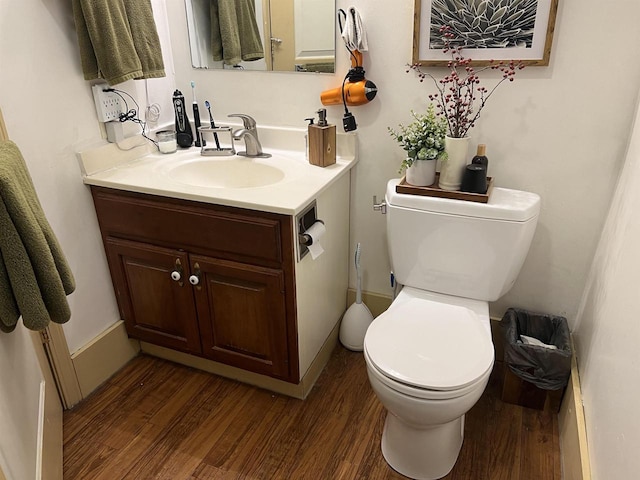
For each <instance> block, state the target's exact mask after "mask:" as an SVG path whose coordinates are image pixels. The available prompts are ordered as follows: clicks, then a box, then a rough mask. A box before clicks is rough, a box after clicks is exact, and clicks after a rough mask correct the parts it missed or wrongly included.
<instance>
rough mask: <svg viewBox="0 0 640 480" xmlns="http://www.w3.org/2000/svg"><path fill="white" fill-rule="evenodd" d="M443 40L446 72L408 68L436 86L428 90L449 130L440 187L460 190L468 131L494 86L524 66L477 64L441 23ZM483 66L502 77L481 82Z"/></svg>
mask: <svg viewBox="0 0 640 480" xmlns="http://www.w3.org/2000/svg"><path fill="white" fill-rule="evenodd" d="M439 31H440V34H441V36H442V41H443V45H444V48H443V52H444V53H448V54H450V55H451V60H449V61H448V62H447V67H448V69H449V73H448V74H447V75H445V76H444V77H443V78H441V79H438V78H436V77H435V76H434V75H433V74H431V73H430V72H429V71H426V70H424V69H423V67H422V66H421V65H420V64H419V63H416V64H413V65H409V70H407V72H409V71H411V70H413V71H415V72H416V73H417V74H418V78H419V80H420V81H421V82H423V81H424V80H425V79H427V78H429V79H431V80H432V82H433V84H434V86H435V87H436V90H437V93H433V94H429V96H428V97H429V100H430V101H432V102H434V103H435V105H436V108H437V115H438V116H441V117H443V118H445V119H446V121H447V130H448V134H447V136H446V137H445V143H446V145H445V151H446V152H447V159H446V160H445V161H443V162H442V170H441V172H440V182H439V186H440V188H442V189H444V190H460V184H461V182H462V176H463V174H464V170H465V167H466V165H467V161H468V159H469V156H468V149H469V137H468V132H469V130H470V129H471V128H473V127H474V126H475V124H476V122H477V121H478V119H479V118H480V113H481V112H482V110H483V109H484V107H485V106H486V104H487V101H488V100H489V98H491V96H492V95H493V93H494V92H495V91H496V89H497V88H498V87H499V86H500V85H501V84H502V83H504V82H506V81H509V82H512V81H513V80H514V77H515V74H516V71H517V70H521V69H522V68H524V64H522V62H518V61H513V60H512V61H500V62H495V61H493V60H492V61H491V62H490V64H489V65H488V66H485V67H481V68H478V69H477V70H476V69H475V68H474V67H473V65H472V59H471V58H468V57H465V56H464V55H463V54H462V50H463V48H462V47H461V46H460V45H459V44H457V43H455V39H456V36H455V35H454V34H453V33H452V31H451V27H450V26H448V25H444V26H442V27H440V30H439ZM485 70H498V71H500V72H501V73H502V76H501V78H500V79H499V80H498V81H497V82H495V84H494V85H493V86H492V87H491V88H487V87H485V86H483V85H481V83H480V76H479V74H480V73H481V72H483V71H485Z"/></svg>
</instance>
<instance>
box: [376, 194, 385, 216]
mask: <svg viewBox="0 0 640 480" xmlns="http://www.w3.org/2000/svg"><path fill="white" fill-rule="evenodd" d="M373 209H374V210H375V211H377V212H381V213H382V214H383V215H384V214H385V213H387V202H385V201H384V200H383V201H381V202H380V203H378V197H377V196H376V195H374V196H373Z"/></svg>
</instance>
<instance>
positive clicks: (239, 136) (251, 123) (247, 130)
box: [228, 113, 271, 158]
mask: <svg viewBox="0 0 640 480" xmlns="http://www.w3.org/2000/svg"><path fill="white" fill-rule="evenodd" d="M228 116H229V117H238V118H241V119H242V123H243V124H244V128H240V129H238V130H236V131H234V132H233V133H232V135H233V139H234V140H244V144H245V146H246V147H247V150H246V151H244V152H238V155H242V156H244V157H260V158H267V157H270V156H271V155H270V154H269V153H264V152H263V151H262V145H260V140H259V139H258V129H257V128H256V121H255V120H254V119H253V118H251V117H250V116H249V115H245V114H243V113H232V114H231V115H228Z"/></svg>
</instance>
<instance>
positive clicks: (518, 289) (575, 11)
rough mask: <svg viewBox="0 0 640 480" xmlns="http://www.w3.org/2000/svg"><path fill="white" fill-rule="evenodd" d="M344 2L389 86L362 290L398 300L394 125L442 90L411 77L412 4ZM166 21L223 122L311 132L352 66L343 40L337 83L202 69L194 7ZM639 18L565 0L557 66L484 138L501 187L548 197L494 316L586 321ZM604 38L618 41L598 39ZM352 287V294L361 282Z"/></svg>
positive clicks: (490, 111) (367, 202) (372, 159)
mask: <svg viewBox="0 0 640 480" xmlns="http://www.w3.org/2000/svg"><path fill="white" fill-rule="evenodd" d="M337 5H338V7H341V8H347V7H348V6H349V5H354V6H356V8H358V9H359V11H360V13H361V14H362V17H363V20H364V22H365V25H366V28H367V32H368V39H369V52H368V53H366V54H365V60H364V66H365V69H366V71H367V78H369V79H371V80H373V81H374V82H375V83H376V84H377V85H378V88H379V93H378V96H377V98H376V99H375V100H374V101H373V102H371V103H370V104H368V105H366V106H361V107H354V108H353V109H352V112H353V113H354V115H355V116H356V118H357V120H358V125H359V127H358V132H359V143H360V154H361V160H360V164H359V165H358V167H357V171H356V173H355V178H356V180H355V188H354V197H355V198H354V205H353V211H352V239H351V243H352V244H355V243H356V242H361V243H362V247H363V255H362V264H363V269H364V289H365V290H368V291H371V292H377V293H384V294H390V289H389V286H388V269H389V265H388V258H387V252H386V243H385V233H384V217H383V216H382V215H380V214H378V213H374V212H373V211H372V209H371V199H372V196H373V195H374V194H377V195H378V197H380V196H382V195H383V194H384V190H385V184H386V181H387V180H388V179H389V178H392V177H397V176H398V174H397V170H398V166H399V164H400V161H401V159H402V152H401V150H400V149H399V148H398V147H397V145H396V144H395V143H394V141H393V140H392V139H391V138H390V137H389V135H388V133H387V126H395V125H397V124H398V123H400V122H403V123H404V122H407V121H408V120H409V119H410V117H409V110H410V109H412V108H413V109H418V110H419V109H422V108H425V107H426V95H427V93H429V92H430V91H433V90H431V89H430V88H429V87H428V85H427V84H426V83H423V84H420V83H419V82H418V81H417V80H416V79H415V78H414V76H413V74H406V73H405V64H406V63H407V62H410V60H411V45H412V35H413V33H412V32H413V5H414V2H413V0H399V1H395V2H387V1H383V0H369V1H364V0H351V1H349V2H346V0H338V2H337ZM168 10H169V15H170V22H171V23H170V25H171V36H172V43H173V53H174V60H175V65H176V79H177V84H178V88H187V86H188V84H189V81H190V80H192V79H193V80H196V82H197V84H198V92H199V98H200V99H203V100H204V99H209V100H210V101H211V102H212V103H213V105H214V114H215V115H216V119H217V121H218V122H221V121H222V120H223V119H224V117H225V116H226V115H227V114H228V113H233V112H245V113H249V114H251V115H253V116H254V117H255V118H256V119H257V122H258V125H260V124H263V125H264V124H272V125H273V124H276V125H294V126H302V125H304V120H303V119H304V118H305V117H308V116H310V115H312V114H313V112H314V111H315V110H317V109H318V108H319V107H320V106H321V105H320V102H319V94H320V92H321V91H322V90H324V89H326V88H330V87H331V88H332V87H336V86H339V85H340V83H341V81H342V77H343V75H344V74H345V73H346V71H347V69H348V64H349V61H348V58H347V53H346V50H345V49H344V45H343V44H342V43H339V44H338V50H337V59H338V61H337V73H336V75H313V74H310V75H300V74H298V75H293V74H284V73H273V72H264V73H263V72H226V71H225V72H220V71H202V70H200V71H196V70H192V69H191V68H190V57H189V50H188V43H187V31H186V27H185V22H184V6H183V4H182V2H181V1H180V0H168ZM639 17H640V3H639V2H637V1H635V0H618V1H609V2H604V4H603V2H601V1H599V0H563V1H561V2H560V8H559V12H558V18H557V22H556V32H555V38H554V44H553V51H552V55H551V64H550V66H549V67H530V68H527V69H525V70H523V71H522V72H520V73H519V74H518V78H517V79H516V81H515V82H514V83H513V84H509V85H503V87H504V88H502V87H501V89H500V90H498V91H497V92H496V94H495V95H494V97H492V98H491V100H490V102H489V104H488V106H487V108H486V109H485V112H484V113H483V116H482V118H481V120H480V122H479V124H478V126H477V127H476V128H475V131H473V132H472V143H486V144H487V145H488V156H489V161H490V168H489V170H490V174H491V175H492V176H494V177H495V178H496V184H497V185H498V186H503V187H510V188H516V189H523V190H530V191H533V192H536V193H539V194H540V195H541V196H542V213H541V216H540V222H539V225H538V231H537V233H536V236H535V238H534V241H533V245H532V248H531V251H530V254H529V257H528V259H527V261H526V263H525V265H524V268H523V270H522V272H521V274H520V279H519V280H518V282H517V283H516V285H515V286H514V288H513V289H512V291H511V292H510V293H509V294H508V295H506V296H505V297H504V298H503V299H502V300H500V301H499V302H496V304H495V305H493V308H492V313H493V314H494V315H498V316H500V315H502V313H503V311H504V309H505V308H506V307H508V306H520V307H525V308H530V309H534V310H539V311H545V312H550V313H555V314H562V315H566V316H567V317H568V318H569V321H570V322H573V320H574V317H575V313H576V310H577V306H578V302H579V299H580V294H581V292H582V289H583V286H584V279H585V277H586V274H587V269H588V266H589V263H590V259H591V257H592V254H593V251H594V249H595V246H596V241H597V237H598V234H599V232H600V230H601V227H602V224H603V219H604V215H605V212H606V210H607V207H608V204H609V199H610V197H611V194H612V190H613V185H614V182H615V179H616V176H617V173H618V170H619V168H620V164H621V158H622V154H623V152H624V147H625V144H626V139H627V135H628V126H629V124H630V122H631V119H632V102H630V101H629V99H630V98H633V97H634V96H635V93H636V91H635V88H636V87H635V85H636V84H637V81H638V79H640V63H639V62H637V61H633V59H631V58H630V57H629V54H630V52H631V50H632V49H631V50H630V48H624V46H625V45H637V44H638V43H639V42H640V30H639V29H638V28H637V19H638V18H639ZM610 25H615V28H611V27H607V26H610ZM603 31H606V35H605V34H602V33H596V32H603ZM438 73H444V71H443V70H439V71H438ZM328 110H329V120H330V121H331V122H332V123H336V124H338V125H341V117H342V107H329V109H328ZM352 248H353V246H352ZM352 270H353V268H352ZM351 278H352V280H351V283H352V286H354V281H353V279H354V278H355V276H354V272H353V271H352V275H351Z"/></svg>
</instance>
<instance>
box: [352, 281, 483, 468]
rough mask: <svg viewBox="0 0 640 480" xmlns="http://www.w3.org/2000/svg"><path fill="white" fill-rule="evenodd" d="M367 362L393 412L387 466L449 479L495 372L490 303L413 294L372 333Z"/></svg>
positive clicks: (404, 294)
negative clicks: (468, 419) (472, 413)
mask: <svg viewBox="0 0 640 480" xmlns="http://www.w3.org/2000/svg"><path fill="white" fill-rule="evenodd" d="M364 356H365V360H366V364H367V374H368V376H369V381H370V383H371V386H372V388H373V390H374V392H375V393H376V395H377V397H378V399H379V400H380V402H381V403H382V404H383V405H384V406H385V408H386V409H387V411H388V413H387V418H386V421H385V425H384V430H383V434H382V453H383V455H384V458H385V460H386V461H387V463H388V464H389V465H390V466H391V467H392V468H393V469H394V470H396V471H397V472H399V473H401V474H403V475H405V476H407V477H410V478H415V479H429V480H432V479H437V478H441V477H443V476H445V475H446V474H447V473H449V471H451V469H452V468H453V465H454V464H455V462H456V459H457V457H458V453H459V452H460V448H461V446H462V440H463V431H464V414H465V413H466V412H467V411H469V409H470V408H471V407H472V406H473V405H474V404H475V403H476V402H477V401H478V399H479V398H480V396H481V395H482V392H483V391H484V389H485V387H486V385H487V382H488V381H489V376H490V374H491V370H492V367H493V362H494V350H493V344H492V342H491V331H490V326H489V315H488V307H487V303H486V302H481V301H477V300H469V299H462V298H458V297H450V296H447V295H440V294H434V293H431V292H424V291H420V290H416V289H413V288H410V287H405V288H404V289H403V290H402V291H401V292H400V294H399V295H398V297H397V298H396V299H395V301H394V302H393V303H392V305H391V307H389V309H388V310H387V311H386V312H385V313H383V314H382V315H381V316H379V317H378V318H377V319H375V320H374V322H373V323H372V324H371V326H370V327H369V329H368V331H367V334H366V337H365V341H364Z"/></svg>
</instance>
